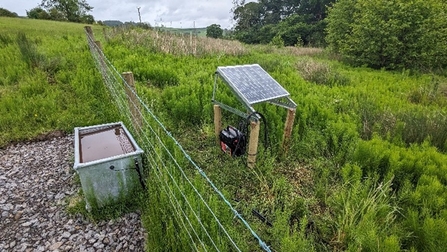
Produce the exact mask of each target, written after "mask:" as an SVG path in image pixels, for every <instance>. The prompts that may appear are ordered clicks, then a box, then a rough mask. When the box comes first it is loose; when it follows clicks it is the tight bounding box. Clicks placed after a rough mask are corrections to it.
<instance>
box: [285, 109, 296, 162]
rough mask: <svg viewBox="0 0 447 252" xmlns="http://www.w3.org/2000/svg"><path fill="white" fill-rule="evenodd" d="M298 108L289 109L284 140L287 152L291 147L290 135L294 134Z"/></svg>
mask: <svg viewBox="0 0 447 252" xmlns="http://www.w3.org/2000/svg"><path fill="white" fill-rule="evenodd" d="M295 112H296V109H288V110H287V119H286V125H285V126H284V135H283V140H282V148H283V151H284V153H287V151H288V150H289V147H290V137H291V136H292V129H293V123H294V121H295Z"/></svg>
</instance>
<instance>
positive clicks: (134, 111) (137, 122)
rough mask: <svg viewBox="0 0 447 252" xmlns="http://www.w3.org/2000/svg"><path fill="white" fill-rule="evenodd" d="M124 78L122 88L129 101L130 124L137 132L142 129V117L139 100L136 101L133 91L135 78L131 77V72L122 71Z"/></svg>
mask: <svg viewBox="0 0 447 252" xmlns="http://www.w3.org/2000/svg"><path fill="white" fill-rule="evenodd" d="M122 76H123V78H124V80H126V82H127V84H128V85H129V86H127V85H125V87H124V89H125V90H126V95H127V99H128V103H129V109H130V114H131V116H132V124H133V125H134V129H135V131H136V132H137V133H138V134H139V133H140V131H141V130H142V128H141V127H142V118H141V113H140V111H141V109H140V102H139V101H138V99H137V97H136V95H135V94H134V92H135V80H134V78H133V73H132V72H124V73H122ZM132 91H133V92H132Z"/></svg>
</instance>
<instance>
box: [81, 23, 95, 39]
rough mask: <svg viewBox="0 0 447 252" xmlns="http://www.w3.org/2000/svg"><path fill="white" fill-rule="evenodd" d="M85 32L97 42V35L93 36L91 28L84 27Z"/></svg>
mask: <svg viewBox="0 0 447 252" xmlns="http://www.w3.org/2000/svg"><path fill="white" fill-rule="evenodd" d="M84 29H85V31H86V32H87V34H88V35H89V36H90V37H91V38H92V39H93V41H95V35H93V30H92V27H91V26H84Z"/></svg>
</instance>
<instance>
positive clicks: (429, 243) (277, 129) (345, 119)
mask: <svg viewBox="0 0 447 252" xmlns="http://www.w3.org/2000/svg"><path fill="white" fill-rule="evenodd" d="M94 30H95V33H96V35H97V37H98V38H99V39H100V40H102V42H103V47H104V52H105V54H106V56H107V57H108V58H109V59H110V61H111V62H112V63H113V64H114V66H115V67H116V68H117V69H118V70H119V71H122V72H124V71H132V72H133V73H134V75H135V78H136V85H137V91H138V93H139V94H140V95H141V96H143V97H144V98H145V99H146V100H147V101H149V102H150V106H151V108H153V110H154V112H155V113H156V114H157V116H159V117H160V118H161V120H162V121H163V123H164V124H165V125H166V126H167V127H168V128H169V129H170V130H171V131H172V133H173V135H174V136H175V137H176V138H178V139H179V141H180V142H181V143H182V145H183V146H184V147H185V148H186V149H187V151H188V152H189V153H190V154H191V156H192V158H193V159H194V160H196V162H197V163H198V164H199V165H200V166H201V167H202V168H203V169H204V170H205V171H206V172H207V173H208V175H209V176H210V177H211V179H212V180H213V181H214V182H215V183H216V184H217V186H218V187H219V188H221V189H222V190H224V191H226V192H227V194H228V195H231V196H232V197H233V198H235V199H237V202H238V203H237V206H238V209H240V210H241V212H242V213H244V214H245V216H247V218H248V219H249V221H250V222H251V223H253V225H254V227H255V228H256V230H257V232H259V234H260V235H261V237H263V238H264V239H265V240H266V241H267V243H268V244H269V245H270V246H271V247H272V248H273V249H274V250H277V251H312V250H315V251H359V250H361V251H402V250H403V251H440V250H443V249H444V248H446V247H447V201H446V198H447V176H446V174H447V155H446V154H445V153H446V152H447V117H446V116H447V114H446V113H447V111H446V110H447V109H446V105H447V80H446V79H445V77H441V76H436V75H432V74H419V73H414V72H412V71H411V70H404V71H400V72H387V71H380V70H371V69H368V68H352V67H349V66H347V65H345V64H343V63H341V62H338V61H336V60H334V59H335V58H336V56H335V55H331V54H329V53H327V52H325V51H323V50H319V49H312V48H274V47H269V46H255V47H247V46H245V45H242V44H239V43H238V42H234V41H233V42H228V41H219V40H212V39H207V38H189V37H187V36H186V37H185V36H175V35H172V34H164V33H160V32H158V33H157V32H155V33H154V32H148V31H141V30H107V31H105V33H104V34H103V31H102V28H99V27H94ZM0 56H1V57H0V72H1V73H3V74H2V75H1V76H0V114H1V117H0V146H5V145H7V144H8V143H10V142H15V141H23V140H28V139H33V138H35V137H38V136H39V135H41V134H45V133H48V132H51V131H55V130H62V131H64V132H67V133H71V132H72V129H73V127H76V126H83V125H92V124H97V123H105V122H110V121H116V120H118V119H119V118H120V117H119V115H118V113H117V112H116V111H115V109H114V108H113V106H111V103H110V100H109V98H108V95H107V92H106V90H105V88H104V86H103V84H102V79H101V77H100V76H99V74H98V72H97V70H96V69H95V66H94V62H93V60H92V58H91V55H90V52H89V49H88V46H87V42H86V39H85V34H84V31H83V27H82V25H76V24H67V23H59V22H50V21H36V20H26V19H10V18H0ZM254 63H257V64H260V65H261V66H262V67H263V68H264V69H265V70H266V71H268V72H269V73H270V74H271V75H272V76H273V77H274V78H275V79H276V80H277V81H278V82H279V83H281V85H282V86H284V87H285V88H286V89H287V90H288V91H289V92H290V93H291V97H292V99H293V100H294V101H295V102H296V103H297V104H298V106H297V113H296V119H295V126H294V128H293V136H292V145H291V147H290V151H289V152H288V153H287V154H284V153H282V151H281V149H280V143H281V140H282V132H283V125H284V121H285V115H286V111H285V110H284V109H283V108H278V107H275V106H273V105H269V104H267V105H259V106H257V107H256V109H257V110H258V111H260V112H261V113H263V114H264V115H265V117H266V118H267V124H268V129H269V139H270V143H271V145H270V148H269V149H268V150H262V151H261V152H260V155H259V161H258V163H257V166H256V168H255V169H248V168H246V167H245V166H244V162H243V161H242V160H241V159H230V158H227V157H226V156H224V155H222V154H220V153H219V151H218V150H217V147H216V146H215V140H214V132H213V124H212V122H213V117H212V116H213V112H212V104H211V102H210V99H211V96H212V85H213V82H214V72H215V70H216V68H217V67H218V66H225V65H238V64H254ZM220 95H221V96H220V97H219V98H220V100H222V101H224V102H226V103H229V104H232V105H235V106H238V103H237V101H236V100H235V99H234V96H233V95H232V94H231V92H229V91H224V92H222V93H221V94H220ZM238 122H239V119H238V118H235V117H234V116H231V115H230V114H228V113H224V125H228V124H232V125H237V124H238ZM198 135H199V136H200V137H197V136H198ZM262 149H263V147H262ZM158 207H160V206H158ZM252 209H257V211H259V212H260V213H262V214H263V215H264V216H265V217H266V218H267V219H268V220H269V221H270V222H271V223H272V227H269V226H267V225H265V224H263V223H261V222H260V221H259V220H258V219H256V218H254V217H252V216H251V215H250V212H251V210H252ZM155 213H156V212H150V211H149V212H147V213H146V215H144V216H143V219H144V220H145V224H146V227H147V228H148V229H149V228H150V227H151V224H153V223H154V218H156V216H151V214H155ZM156 220H157V219H155V221H156ZM159 235H165V236H166V237H167V236H169V235H173V236H175V234H172V233H168V234H159ZM157 238H160V239H162V238H163V237H155V238H153V239H151V241H154V240H156V239H157ZM167 239H168V238H167ZM168 240H169V239H168ZM171 246H174V245H171ZM149 247H156V246H155V245H154V244H152V246H149ZM174 247H175V246H174ZM180 249H181V248H180Z"/></svg>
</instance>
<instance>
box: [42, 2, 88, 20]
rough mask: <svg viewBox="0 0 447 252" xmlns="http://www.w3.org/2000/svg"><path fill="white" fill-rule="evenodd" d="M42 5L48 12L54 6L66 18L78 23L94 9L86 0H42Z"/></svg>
mask: <svg viewBox="0 0 447 252" xmlns="http://www.w3.org/2000/svg"><path fill="white" fill-rule="evenodd" d="M40 6H41V7H43V8H45V9H47V11H48V12H50V10H51V9H53V8H54V9H55V10H56V11H57V12H59V13H60V14H61V15H62V16H63V18H64V19H65V20H67V21H69V22H77V23H80V22H82V21H83V19H84V16H86V15H87V13H88V12H90V11H91V10H92V9H93V7H91V6H90V5H89V4H88V3H87V1H86V0H42V3H41V4H40ZM53 12H54V11H53ZM50 14H51V13H50Z"/></svg>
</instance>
